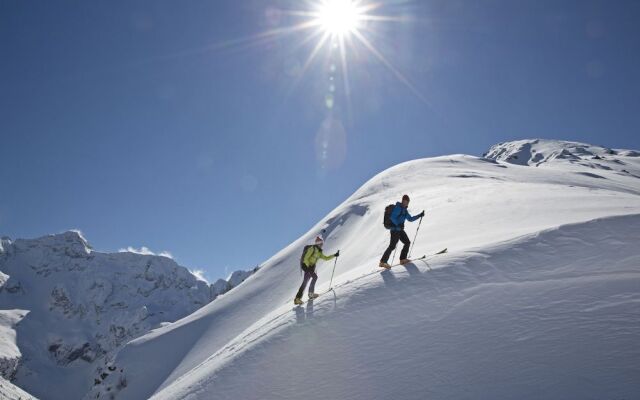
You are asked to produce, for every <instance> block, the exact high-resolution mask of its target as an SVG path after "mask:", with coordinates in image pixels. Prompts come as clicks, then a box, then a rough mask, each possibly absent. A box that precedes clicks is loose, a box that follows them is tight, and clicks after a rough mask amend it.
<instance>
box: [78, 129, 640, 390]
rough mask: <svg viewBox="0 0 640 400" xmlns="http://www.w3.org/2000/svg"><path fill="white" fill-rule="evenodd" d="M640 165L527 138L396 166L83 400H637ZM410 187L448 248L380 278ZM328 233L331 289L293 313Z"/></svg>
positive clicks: (145, 345)
mask: <svg viewBox="0 0 640 400" xmlns="http://www.w3.org/2000/svg"><path fill="white" fill-rule="evenodd" d="M583 147H584V148H585V150H584V151H582V150H580V149H582V148H583ZM534 150H535V151H534ZM567 152H568V153H570V154H567ZM535 154H543V155H542V156H541V157H540V156H537V155H535ZM514 155H517V156H518V158H517V159H516V158H515V157H513V156H514ZM554 155H555V156H554ZM557 155H562V157H559V156H557ZM638 155H639V154H638V153H637V152H634V151H623V150H609V149H605V148H599V147H596V146H588V145H582V144H578V143H570V142H559V141H541V140H529V141H522V142H512V143H505V144H501V145H498V146H494V147H493V148H492V150H491V151H490V152H489V153H488V154H487V155H486V156H487V158H478V157H472V156H465V155H453V156H447V157H437V158H430V159H423V160H416V161H411V162H407V163H404V164H400V165H398V166H396V167H394V168H391V169H389V170H387V171H384V172H382V173H381V174H379V175H377V176H376V177H374V178H372V179H371V180H370V181H369V182H367V183H366V184H365V185H364V186H363V187H362V188H360V189H359V190H358V191H357V192H356V193H354V194H353V195H352V196H351V197H350V198H349V199H347V200H346V201H345V202H344V203H343V204H342V205H340V206H339V207H338V208H336V209H335V210H334V211H332V212H331V213H330V214H329V215H328V216H327V218H325V219H323V220H322V221H320V222H319V223H318V224H317V225H316V226H314V227H313V228H312V229H311V230H310V231H309V232H308V233H307V234H305V235H304V236H302V237H301V238H300V239H298V240H296V241H295V242H294V243H292V244H291V245H290V246H288V247H287V248H285V249H283V250H282V251H280V252H279V253H278V254H276V255H275V256H273V257H272V258H271V259H270V260H269V261H267V262H266V263H265V264H264V265H263V267H262V268H261V269H260V270H259V271H258V272H257V273H256V274H254V275H253V276H251V277H250V278H248V279H247V280H246V282H245V283H244V284H243V285H242V286H240V287H238V288H237V289H235V290H233V291H232V292H229V293H227V294H225V295H224V296H221V297H220V298H219V299H218V300H216V301H215V302H213V303H211V304H208V305H207V306H205V307H203V308H201V309H199V310H198V311H196V312H194V313H193V314H192V315H189V316H187V317H185V318H183V319H181V320H179V321H177V322H175V323H172V324H168V325H165V326H162V327H160V328H158V329H155V330H153V331H151V332H150V333H148V334H146V335H144V336H143V337H140V338H138V339H136V340H134V341H132V342H130V343H129V344H127V345H126V346H125V347H124V348H123V349H122V350H121V351H120V352H119V354H118V356H117V358H116V360H115V362H114V368H115V369H116V371H117V373H114V374H112V375H111V376H109V377H108V378H107V379H106V380H105V381H104V382H102V383H101V384H100V385H97V386H96V387H95V388H94V389H93V390H92V391H91V392H90V393H89V394H88V395H87V398H96V397H97V396H99V398H105V396H107V398H109V397H114V398H118V399H142V398H148V397H151V396H153V398H156V399H181V398H188V399H209V398H212V397H215V398H216V399H231V398H234V399H235V398H242V399H265V398H278V399H280V398H285V399H286V398H292V399H293V398H296V399H297V398H300V397H305V398H313V399H315V398H318V399H320V398H322V399H326V398H342V399H386V398H402V399H422V398H426V397H428V398H470V399H471V398H514V397H518V398H620V397H625V398H635V397H640V384H639V383H638V382H640V379H638V377H639V376H640V357H639V356H640V354H639V353H638V349H639V348H640V346H638V344H640V343H638V336H637V332H638V331H639V330H640V314H639V313H638V307H637V305H638V303H639V302H640V294H639V292H640V290H639V289H640V259H639V256H638V254H639V252H638V250H637V243H638V242H640V228H639V227H640V217H639V216H638V214H640V178H639V177H640V157H638ZM595 156H597V157H599V158H600V159H597V158H594V157H595ZM509 157H511V158H509ZM524 159H526V160H527V161H526V162H524V161H523V160H524ZM513 160H519V161H523V162H518V163H513V162H512V161H513ZM532 160H533V161H532ZM530 161H531V162H530ZM535 165H539V167H538V168H536V167H535ZM403 193H408V194H409V195H410V196H411V198H412V203H411V205H410V211H412V212H413V213H418V212H420V211H421V210H422V209H423V208H424V209H426V212H427V214H426V217H425V219H424V221H423V223H422V228H421V231H420V236H419V237H418V240H417V241H416V243H415V247H414V250H413V254H414V255H421V254H425V253H431V252H434V251H437V250H440V249H441V248H443V247H448V248H449V250H450V253H449V254H448V255H445V256H438V257H434V258H432V259H430V260H429V265H427V264H423V263H417V264H415V265H413V264H410V265H408V266H407V267H399V268H396V269H394V270H392V271H389V272H380V271H378V270H377V262H378V260H379V258H380V255H381V253H382V252H383V250H384V248H385V247H386V245H387V241H388V234H387V232H386V231H385V230H384V229H383V227H382V214H383V211H384V206H385V205H387V204H389V203H392V202H394V201H396V200H398V199H399V198H400V196H401V195H402V194H403ZM416 226H417V223H416V224H413V225H412V224H408V225H407V231H408V233H409V235H410V237H413V233H414V232H415V229H416ZM322 229H326V242H325V243H326V244H325V249H326V251H327V252H329V253H330V252H333V251H335V250H337V249H340V250H341V254H342V255H341V257H340V260H339V262H338V265H337V269H336V276H335V278H334V287H335V288H336V290H335V291H334V292H329V293H327V294H324V295H323V296H321V297H320V298H319V299H318V300H316V301H315V302H310V303H308V304H307V305H306V306H305V307H297V308H296V307H293V306H292V299H293V295H294V293H295V291H296V289H297V287H298V285H299V284H300V281H301V276H300V274H299V268H298V260H299V257H300V252H301V250H302V247H303V246H304V245H305V244H308V243H310V242H311V241H312V239H313V237H314V236H315V235H316V234H318V233H319V232H320V231H321V230H322ZM331 268H332V265H331V263H325V264H321V265H319V268H318V272H319V275H320V279H319V282H318V286H317V287H318V291H324V290H326V289H328V287H327V286H328V282H329V278H330V275H331ZM431 269H432V270H431ZM634 332H635V334H634ZM122 382H126V386H123V385H122V384H121V383H122ZM603 394H606V397H603V396H602V395H603ZM598 396H600V397H598Z"/></svg>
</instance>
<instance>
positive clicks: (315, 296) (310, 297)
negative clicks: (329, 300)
mask: <svg viewBox="0 0 640 400" xmlns="http://www.w3.org/2000/svg"><path fill="white" fill-rule="evenodd" d="M318 297H320V295H319V294H318V293H313V292H311V293H309V300H313V299H317V298H318Z"/></svg>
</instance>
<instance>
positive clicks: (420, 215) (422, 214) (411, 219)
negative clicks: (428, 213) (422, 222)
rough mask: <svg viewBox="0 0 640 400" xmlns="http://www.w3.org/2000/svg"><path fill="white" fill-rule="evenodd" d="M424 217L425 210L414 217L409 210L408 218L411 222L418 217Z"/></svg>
mask: <svg viewBox="0 0 640 400" xmlns="http://www.w3.org/2000/svg"><path fill="white" fill-rule="evenodd" d="M422 217H424V211H423V212H421V213H420V214H418V215H416V216H414V217H412V216H411V215H410V214H409V213H408V212H407V219H408V220H409V221H411V222H413V221H415V220H417V219H419V218H422Z"/></svg>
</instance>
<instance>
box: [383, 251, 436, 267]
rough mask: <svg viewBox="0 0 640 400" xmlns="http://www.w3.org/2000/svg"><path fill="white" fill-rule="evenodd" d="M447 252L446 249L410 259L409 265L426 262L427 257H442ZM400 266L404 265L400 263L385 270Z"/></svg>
mask: <svg viewBox="0 0 640 400" xmlns="http://www.w3.org/2000/svg"><path fill="white" fill-rule="evenodd" d="M447 251H448V249H447V248H444V249H442V250H440V251H438V252H436V253H433V254H430V255H426V254H425V255H423V256H422V257H418V258H410V259H409V262H408V263H407V264H410V263H413V262H415V261H420V260H424V259H426V258H427V257H433V256H437V255H440V254H445V253H446V252H447ZM400 265H403V264H400V263H397V264H393V265H391V266H390V267H389V268H385V269H391V268H393V267H398V266H400ZM380 268H384V267H380Z"/></svg>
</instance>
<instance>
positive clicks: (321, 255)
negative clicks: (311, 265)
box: [319, 251, 336, 261]
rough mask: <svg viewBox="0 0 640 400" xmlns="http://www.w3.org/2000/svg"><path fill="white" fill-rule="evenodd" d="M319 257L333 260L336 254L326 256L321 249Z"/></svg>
mask: <svg viewBox="0 0 640 400" xmlns="http://www.w3.org/2000/svg"><path fill="white" fill-rule="evenodd" d="M319 257H320V258H322V259H323V260H325V261H327V260H331V259H333V258H335V257H336V255H335V254H331V255H330V256H325V255H324V253H322V251H321V252H320V255H319Z"/></svg>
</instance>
